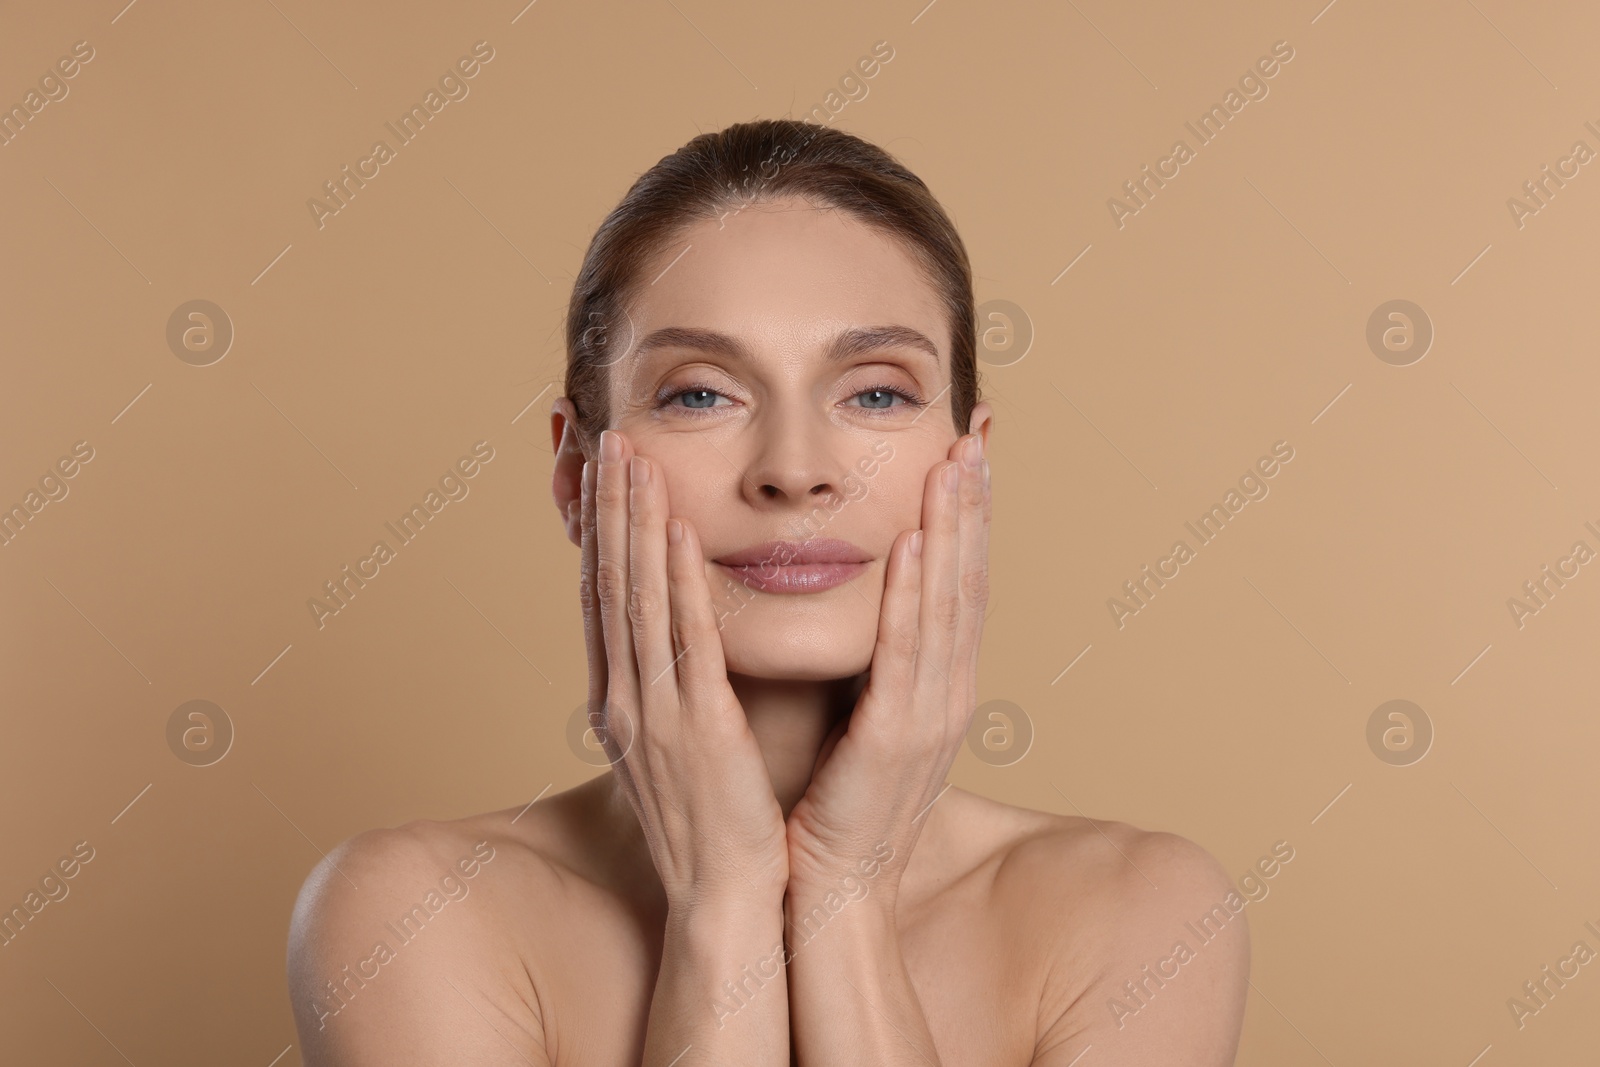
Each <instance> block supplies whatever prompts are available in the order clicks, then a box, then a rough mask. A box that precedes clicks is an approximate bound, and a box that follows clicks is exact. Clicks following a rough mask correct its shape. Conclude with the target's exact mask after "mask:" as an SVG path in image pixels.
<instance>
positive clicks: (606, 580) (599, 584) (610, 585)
mask: <svg viewBox="0 0 1600 1067" xmlns="http://www.w3.org/2000/svg"><path fill="white" fill-rule="evenodd" d="M626 581H627V572H626V570H625V569H624V568H623V566H622V564H621V563H619V562H617V561H616V560H614V559H602V560H600V561H599V562H598V563H597V564H596V565H595V568H594V587H595V593H596V595H597V596H598V597H599V598H600V603H601V604H602V605H614V604H616V603H617V601H618V599H619V598H620V597H621V596H622V589H623V583H624V582H626Z"/></svg>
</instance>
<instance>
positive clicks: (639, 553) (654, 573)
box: [628, 455, 677, 704]
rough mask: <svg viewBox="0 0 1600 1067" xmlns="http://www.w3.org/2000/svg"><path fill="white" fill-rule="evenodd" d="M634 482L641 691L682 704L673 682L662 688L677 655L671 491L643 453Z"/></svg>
mask: <svg viewBox="0 0 1600 1067" xmlns="http://www.w3.org/2000/svg"><path fill="white" fill-rule="evenodd" d="M629 482H630V488H629V491H628V584H629V586H630V588H631V592H630V594H629V600H628V622H629V625H631V626H632V627H633V651H634V657H635V658H636V659H637V660H638V663H639V686H640V692H641V696H648V695H649V694H651V693H653V692H666V693H670V694H672V697H673V700H672V701H671V703H673V704H676V702H677V689H676V687H674V686H673V685H672V684H670V683H668V684H667V686H666V688H665V689H664V690H658V689H657V688H656V687H657V686H658V685H659V684H660V683H661V682H663V681H665V679H664V677H663V672H665V671H666V670H667V669H668V668H670V667H671V666H672V657H673V656H674V655H676V654H677V653H676V652H675V651H674V650H673V648H672V633H671V626H670V622H669V619H668V618H667V610H668V607H667V531H666V515H665V505H666V490H665V487H664V485H663V484H662V478H661V474H660V470H659V468H657V467H656V466H655V464H653V463H651V462H650V461H649V460H648V459H646V458H645V457H643V456H639V455H635V456H634V457H633V459H632V460H631V461H630V465H629Z"/></svg>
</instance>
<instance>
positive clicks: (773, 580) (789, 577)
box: [712, 537, 872, 593]
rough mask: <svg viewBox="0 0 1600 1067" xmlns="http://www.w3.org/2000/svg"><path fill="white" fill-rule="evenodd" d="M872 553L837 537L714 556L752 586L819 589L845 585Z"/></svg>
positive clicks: (800, 590)
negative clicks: (718, 557) (869, 553)
mask: <svg viewBox="0 0 1600 1067" xmlns="http://www.w3.org/2000/svg"><path fill="white" fill-rule="evenodd" d="M871 561H872V557H871V556H870V555H868V553H867V552H865V551H864V550H862V549H861V548H858V547H857V546H855V545H853V544H851V543H850V542H849V541H841V540H839V539H838V538H831V537H830V538H812V539H810V540H806V541H768V542H766V543H764V544H759V545H752V546H751V547H749V548H746V549H743V550H742V551H739V552H734V553H731V554H729V555H726V556H723V557H722V558H720V559H716V560H713V561H712V562H714V563H715V564H716V565H717V566H719V567H721V568H722V569H723V570H725V571H727V572H728V574H730V575H731V576H733V577H734V578H737V579H738V580H740V581H742V582H744V583H745V584H746V585H748V586H749V587H750V588H752V589H759V590H761V591H763V592H768V593H817V592H821V591H822V590H824V589H832V588H834V587H835V586H839V585H843V584H844V583H845V582H848V581H849V580H850V579H852V578H854V577H856V576H857V575H858V574H860V573H862V572H863V571H865V570H866V569H867V567H868V566H869V565H870V563H871Z"/></svg>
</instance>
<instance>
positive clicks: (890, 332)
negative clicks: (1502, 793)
mask: <svg viewBox="0 0 1600 1067" xmlns="http://www.w3.org/2000/svg"><path fill="white" fill-rule="evenodd" d="M661 348H693V349H699V350H701V351H704V352H713V353H716V354H718V355H722V356H726V357H728V358H730V359H736V360H741V361H743V362H745V363H753V362H754V361H755V357H754V354H753V353H752V352H751V351H750V349H749V347H748V346H746V345H745V344H744V342H742V341H740V340H739V339H738V338H737V337H733V336H731V335H730V334H725V333H721V332H719V331H717V330H709V329H703V328H700V327H693V326H668V327H666V328H665V329H660V330H656V331H655V332H654V333H651V334H650V335H649V336H647V337H646V338H645V339H644V340H643V341H640V342H639V346H638V348H637V349H636V351H637V352H638V354H639V356H640V357H641V358H643V357H644V356H647V355H649V354H650V353H651V352H654V351H655V350H657V349H661ZM880 348H916V349H921V350H922V351H924V352H926V353H928V354H929V355H930V356H932V357H933V361H934V363H935V364H937V365H941V366H942V365H943V362H944V361H943V360H942V359H941V358H940V356H939V347H938V346H937V345H935V344H934V343H933V341H931V340H930V339H929V338H928V335H927V334H925V333H923V332H922V331H921V330H914V329H912V328H911V327H909V326H852V327H851V328H850V329H848V330H843V331H841V332H840V333H838V334H836V335H835V336H834V337H833V339H832V340H830V341H829V342H828V344H827V347H826V348H825V349H823V358H824V359H825V360H827V361H828V362H829V363H843V362H845V361H846V360H849V359H852V358H854V357H856V356H858V355H861V354H863V353H866V352H872V351H876V350H877V349H880Z"/></svg>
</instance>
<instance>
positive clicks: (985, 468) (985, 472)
mask: <svg viewBox="0 0 1600 1067" xmlns="http://www.w3.org/2000/svg"><path fill="white" fill-rule="evenodd" d="M983 487H984V488H985V489H987V488H989V461H988V460H984V461H983Z"/></svg>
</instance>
